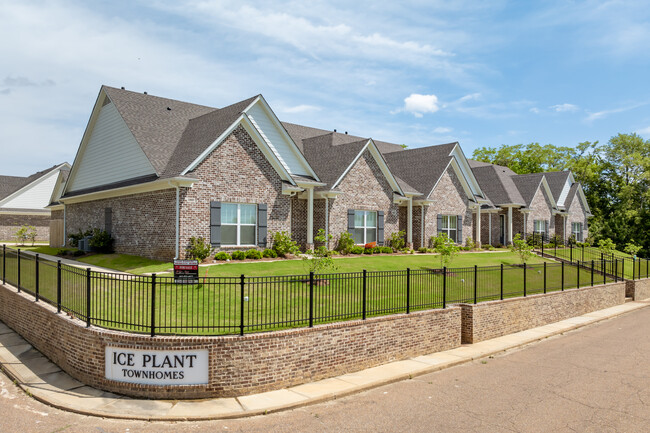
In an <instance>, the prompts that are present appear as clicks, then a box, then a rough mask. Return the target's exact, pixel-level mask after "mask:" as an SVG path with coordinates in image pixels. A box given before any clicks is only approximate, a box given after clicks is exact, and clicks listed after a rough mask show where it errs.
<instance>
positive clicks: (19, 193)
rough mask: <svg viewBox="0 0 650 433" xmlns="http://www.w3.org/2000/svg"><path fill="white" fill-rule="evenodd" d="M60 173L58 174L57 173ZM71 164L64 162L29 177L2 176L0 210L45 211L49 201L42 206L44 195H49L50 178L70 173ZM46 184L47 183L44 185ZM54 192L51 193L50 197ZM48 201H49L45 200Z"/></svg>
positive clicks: (0, 178)
mask: <svg viewBox="0 0 650 433" xmlns="http://www.w3.org/2000/svg"><path fill="white" fill-rule="evenodd" d="M55 170H56V171H58V173H57V172H55ZM69 170H70V164H68V163H67V162H63V163H61V164H57V165H54V166H52V167H50V168H47V169H45V170H41V171H39V172H36V173H34V174H32V175H30V176H27V177H19V176H0V208H1V209H2V210H4V211H10V210H11V211H25V210H29V211H30V212H31V211H44V212H49V210H47V209H45V207H46V206H47V201H45V203H44V204H43V207H41V206H40V204H42V201H43V200H42V195H43V194H47V191H48V188H49V185H48V184H47V182H49V180H48V179H49V178H50V177H51V176H52V175H55V174H56V176H57V177H58V176H61V172H63V171H66V172H69ZM44 182H45V183H44ZM51 194H52V191H49V194H48V197H47V198H49V195H51ZM45 200H47V199H45Z"/></svg>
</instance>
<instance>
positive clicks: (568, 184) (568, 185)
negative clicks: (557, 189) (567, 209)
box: [557, 177, 571, 206]
mask: <svg viewBox="0 0 650 433" xmlns="http://www.w3.org/2000/svg"><path fill="white" fill-rule="evenodd" d="M570 189H571V181H570V179H569V178H568V177H567V179H566V182H565V183H564V188H562V192H561V193H560V197H559V198H558V199H557V205H558V206H565V204H564V202H565V201H566V197H567V195H569V190H570Z"/></svg>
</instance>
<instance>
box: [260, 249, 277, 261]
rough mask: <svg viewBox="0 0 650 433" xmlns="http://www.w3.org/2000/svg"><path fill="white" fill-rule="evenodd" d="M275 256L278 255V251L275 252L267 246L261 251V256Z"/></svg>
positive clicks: (269, 257) (270, 257) (272, 257)
mask: <svg viewBox="0 0 650 433" xmlns="http://www.w3.org/2000/svg"><path fill="white" fill-rule="evenodd" d="M277 256H278V253H276V252H275V251H273V250H272V249H270V248H267V249H265V250H264V251H263V252H262V257H264V258H267V259H274V258H276V257H277Z"/></svg>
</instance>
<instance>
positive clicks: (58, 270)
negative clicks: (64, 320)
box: [56, 260, 61, 313]
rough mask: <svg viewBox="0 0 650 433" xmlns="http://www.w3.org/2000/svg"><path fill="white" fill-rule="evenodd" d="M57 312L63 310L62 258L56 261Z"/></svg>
mask: <svg viewBox="0 0 650 433" xmlns="http://www.w3.org/2000/svg"><path fill="white" fill-rule="evenodd" d="M56 312H57V313H60V312H61V260H57V261H56Z"/></svg>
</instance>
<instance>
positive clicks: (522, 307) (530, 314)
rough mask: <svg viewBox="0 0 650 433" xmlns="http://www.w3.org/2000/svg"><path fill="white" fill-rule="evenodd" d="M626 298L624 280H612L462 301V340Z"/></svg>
mask: <svg viewBox="0 0 650 433" xmlns="http://www.w3.org/2000/svg"><path fill="white" fill-rule="evenodd" d="M623 302H625V283H624V282H620V283H612V284H606V285H600V286H593V287H583V288H580V289H571V290H566V291H564V292H553V293H547V294H541V295H532V296H528V297H525V298H511V299H505V300H503V301H490V302H483V303H479V304H475V305H474V304H460V307H461V308H462V311H463V313H462V315H463V321H462V336H463V343H477V342H479V341H484V340H489V339H491V338H496V337H500V336H503V335H508V334H512V333H513V332H519V331H524V330H526V329H531V328H535V327H538V326H543V325H547V324H549V323H554V322H558V321H560V320H564V319H568V318H571V317H575V316H580V315H582V314H587V313H590V312H592V311H597V310H602V309H604V308H609V307H613V306H615V305H620V304H622V303H623Z"/></svg>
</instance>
